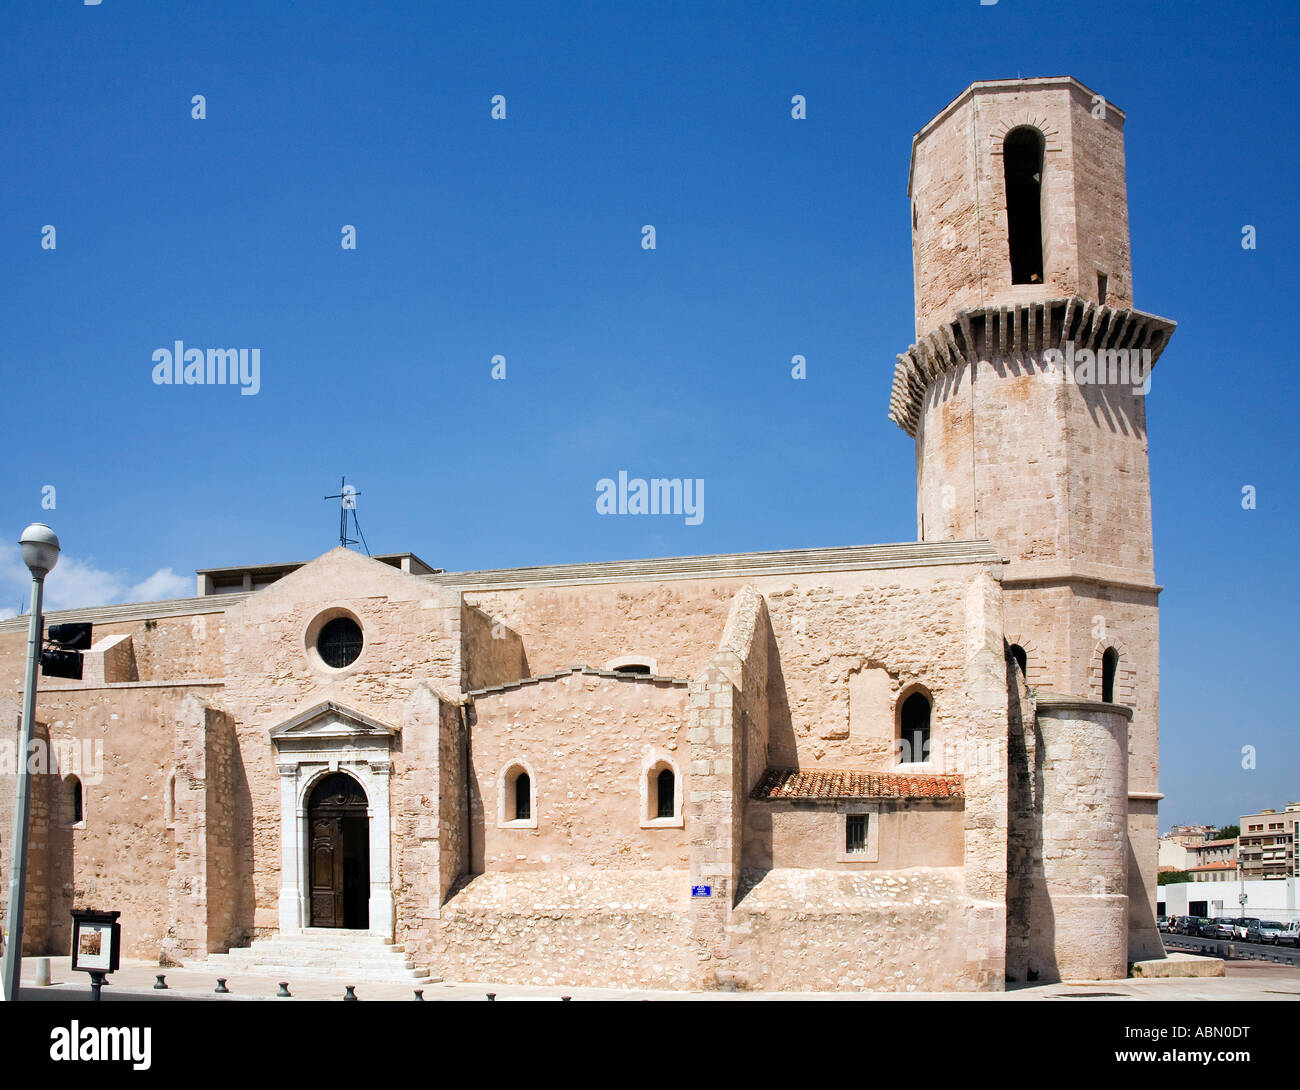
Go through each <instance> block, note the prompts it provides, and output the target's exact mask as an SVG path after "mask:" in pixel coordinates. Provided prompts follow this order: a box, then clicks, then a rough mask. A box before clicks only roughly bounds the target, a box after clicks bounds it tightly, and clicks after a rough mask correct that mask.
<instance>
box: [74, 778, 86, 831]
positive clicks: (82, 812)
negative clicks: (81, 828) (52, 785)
mask: <svg viewBox="0 0 1300 1090" xmlns="http://www.w3.org/2000/svg"><path fill="white" fill-rule="evenodd" d="M71 786H72V824H73V825H80V824H81V823H82V822H83V821H84V820H85V818H86V809H85V797H84V796H83V795H82V792H81V781H80V780H79V779H77V777H76V776H73V777H72V785H71Z"/></svg>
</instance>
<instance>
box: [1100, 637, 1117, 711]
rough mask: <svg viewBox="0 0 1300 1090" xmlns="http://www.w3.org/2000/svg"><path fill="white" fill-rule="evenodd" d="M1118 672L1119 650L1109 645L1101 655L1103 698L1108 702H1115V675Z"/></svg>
mask: <svg viewBox="0 0 1300 1090" xmlns="http://www.w3.org/2000/svg"><path fill="white" fill-rule="evenodd" d="M1118 672H1119V652H1118V651H1116V650H1115V648H1113V647H1108V648H1106V652H1105V654H1103V655H1102V656H1101V699H1102V700H1103V701H1105V703H1107V704H1114V703H1115V675H1116V673H1118Z"/></svg>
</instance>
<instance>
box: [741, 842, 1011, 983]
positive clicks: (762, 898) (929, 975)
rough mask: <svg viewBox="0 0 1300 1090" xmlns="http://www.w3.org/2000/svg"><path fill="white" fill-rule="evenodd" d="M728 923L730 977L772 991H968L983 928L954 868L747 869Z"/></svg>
mask: <svg viewBox="0 0 1300 1090" xmlns="http://www.w3.org/2000/svg"><path fill="white" fill-rule="evenodd" d="M729 931H730V933H731V935H732V936H733V938H734V939H735V940H736V942H735V943H734V946H733V958H734V961H735V963H736V970H737V975H736V978H735V980H734V981H733V984H734V986H737V987H742V988H746V989H747V988H754V989H763V990H776V991H804V992H807V991H848V990H858V989H867V990H872V991H904V992H918V991H919V992H926V991H952V990H957V991H975V990H986V989H987V988H988V987H989V984H988V982H986V981H984V980H982V979H981V978H980V976H979V975H978V974H975V973H968V972H963V971H960V970H956V971H955V969H954V967H959V966H964V965H966V963H967V961H968V960H970V951H971V949H972V948H975V949H976V950H977V952H980V953H982V952H983V949H984V947H985V945H986V937H985V936H984V935H983V934H982V929H981V921H980V920H979V916H978V913H977V912H976V911H974V907H973V906H972V905H971V903H970V900H969V898H968V896H967V894H966V891H965V888H964V884H963V880H962V872H961V868H959V867H952V868H924V867H917V868H913V869H910V870H904V871H894V872H868V871H829V870H775V871H768V872H766V873H765V874H754V873H751V872H746V874H745V876H744V878H743V880H742V883H741V901H740V903H739V904H738V905H737V906H736V910H735V913H734V915H733V919H732V923H731V925H730V927H729Z"/></svg>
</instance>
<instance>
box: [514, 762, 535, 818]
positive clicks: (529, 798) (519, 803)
mask: <svg viewBox="0 0 1300 1090" xmlns="http://www.w3.org/2000/svg"><path fill="white" fill-rule="evenodd" d="M532 816H533V782H532V780H530V779H529V778H528V773H527V772H520V773H519V775H518V776H516V777H515V812H514V816H513V818H511V820H512V821H528V820H530V819H531V818H532Z"/></svg>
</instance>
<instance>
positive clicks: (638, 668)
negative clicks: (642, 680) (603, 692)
mask: <svg viewBox="0 0 1300 1090" xmlns="http://www.w3.org/2000/svg"><path fill="white" fill-rule="evenodd" d="M649 672H650V667H649V666H647V665H646V664H645V663H644V662H629V663H626V664H625V665H623V666H615V667H614V673H616V674H648V673H649Z"/></svg>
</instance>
